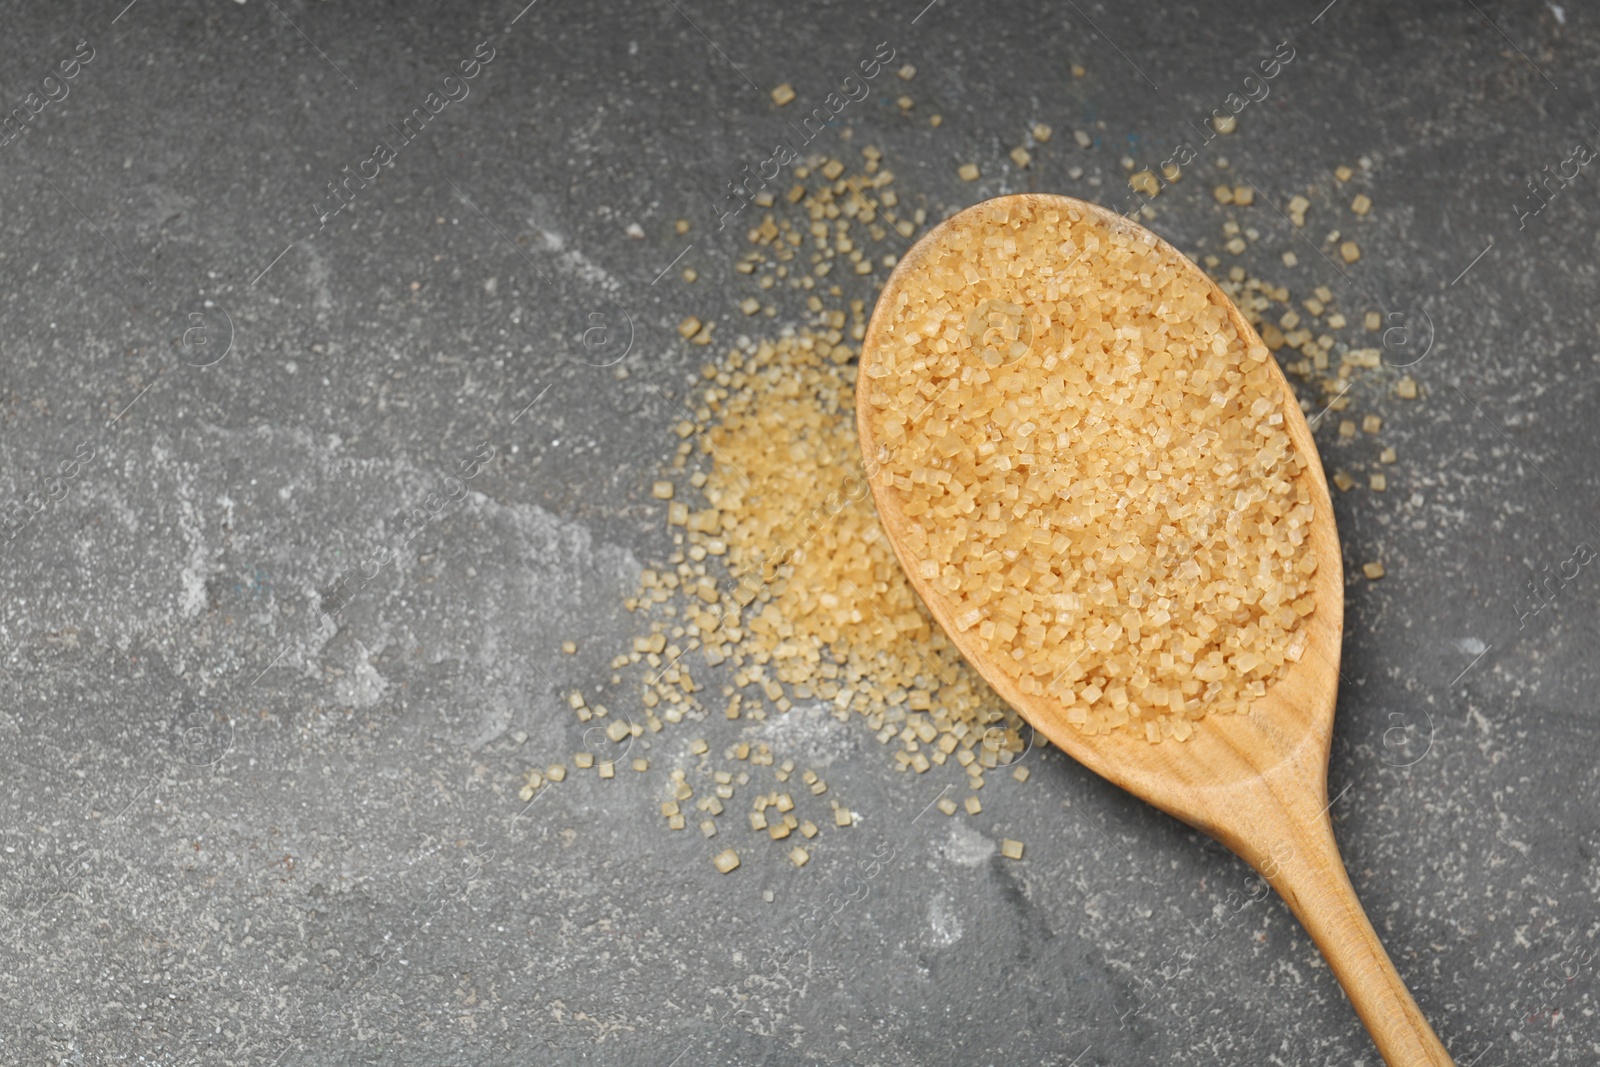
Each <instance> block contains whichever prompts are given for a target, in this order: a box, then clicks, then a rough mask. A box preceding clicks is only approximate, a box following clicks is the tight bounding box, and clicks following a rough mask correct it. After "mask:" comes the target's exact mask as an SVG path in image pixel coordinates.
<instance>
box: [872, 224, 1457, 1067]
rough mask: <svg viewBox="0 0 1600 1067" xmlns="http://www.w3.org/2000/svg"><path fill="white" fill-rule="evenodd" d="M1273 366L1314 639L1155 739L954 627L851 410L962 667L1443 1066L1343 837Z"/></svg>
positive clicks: (893, 532) (1402, 1048)
mask: <svg viewBox="0 0 1600 1067" xmlns="http://www.w3.org/2000/svg"><path fill="white" fill-rule="evenodd" d="M1005 199H1006V200H1008V201H1012V202H1017V203H1025V204H1029V205H1032V206H1035V207H1052V208H1057V209H1060V210H1062V211H1063V213H1065V211H1066V210H1068V209H1075V210H1077V211H1080V212H1084V213H1086V214H1087V215H1088V216H1090V217H1091V218H1095V219H1098V220H1099V221H1100V222H1101V223H1102V224H1104V225H1105V226H1107V227H1121V228H1132V229H1142V228H1141V227H1138V226H1137V224H1135V223H1131V222H1129V221H1128V220H1126V219H1124V218H1122V217H1121V216H1120V215H1117V214H1114V213H1113V212H1110V211H1107V210H1105V209H1104V208H1101V207H1099V206H1097V205H1094V204H1088V203H1085V202H1083V201H1081V200H1073V199H1070V198H1068V197H1062V196H1047V195H1042V194H1022V195H1018V196H1014V197H1006V198H1005ZM981 206H982V205H980V207H981ZM983 225H984V224H983V222H982V221H981V216H980V215H979V213H978V208H976V207H975V208H969V209H967V210H966V211H963V212H960V213H959V214H956V215H954V216H952V217H951V218H949V219H946V220H945V221H944V222H943V223H941V224H940V225H939V226H937V227H935V228H934V229H933V230H932V231H930V232H929V233H928V234H926V235H924V236H923V238H922V239H921V241H919V242H918V243H917V245H916V246H915V247H914V248H912V249H911V251H910V252H908V253H907V254H906V256H905V257H904V258H903V259H902V260H901V261H900V263H899V265H898V266H897V267H896V268H895V270H894V273H893V274H892V275H891V276H890V278H889V281H888V284H887V285H885V286H884V289H883V292H882V294H880V296H879V297H878V304H877V307H876V309H875V310H874V312H873V316H872V321H871V323H870V324H869V326H868V327H867V334H866V339H865V341H864V343H863V344H862V347H861V371H860V378H859V379H858V380H859V381H860V382H861V383H865V382H867V381H868V380H869V379H868V377H867V374H866V371H867V368H868V367H869V366H870V365H871V363H872V360H873V358H874V357H875V356H876V355H877V353H878V351H879V346H880V345H881V344H882V343H883V342H884V340H885V338H886V335H887V333H888V330H889V326H888V322H887V320H888V318H889V315H888V313H887V312H886V310H885V309H887V308H890V307H891V306H892V304H893V300H894V297H895V295H896V293H897V292H898V291H899V289H900V287H901V286H902V285H904V284H905V282H906V280H907V279H908V278H909V277H911V276H912V275H914V274H915V273H916V272H917V271H919V270H920V269H921V264H922V261H923V259H924V257H925V256H926V255H927V253H928V250H929V249H930V248H931V247H932V246H933V245H934V243H935V242H936V241H937V240H938V239H939V238H940V236H941V235H943V234H945V233H947V232H948V231H950V230H952V229H954V228H957V227H961V228H966V227H981V226H983ZM1157 241H1158V242H1159V245H1160V247H1161V248H1162V250H1164V251H1165V252H1166V254H1167V255H1169V256H1170V257H1171V259H1172V261H1173V263H1174V264H1177V265H1180V268H1181V269H1187V270H1189V271H1190V272H1192V273H1193V275H1194V277H1195V278H1196V279H1197V280H1199V281H1202V282H1203V283H1204V284H1205V285H1206V286H1207V287H1208V288H1209V289H1210V290H1211V292H1212V294H1213V296H1214V298H1215V299H1216V301H1217V303H1219V304H1220V305H1222V306H1223V307H1225V308H1227V309H1228V313H1229V315H1230V316H1231V318H1232V320H1233V325H1234V328H1235V329H1236V330H1238V332H1239V335H1240V336H1241V337H1243V338H1245V339H1246V340H1247V341H1249V342H1254V343H1257V344H1259V343H1260V341H1259V339H1258V338H1257V336H1256V332H1255V330H1253V329H1252V328H1251V327H1250V325H1249V323H1247V322H1246V321H1245V319H1244V316H1243V315H1241V314H1240V313H1239V310H1238V308H1236V307H1235V306H1234V305H1233V302H1232V301H1231V300H1229V299H1228V297H1227V295H1226V294H1224V293H1223V292H1222V290H1221V289H1219V288H1218V287H1217V286H1216V284H1215V283H1214V282H1213V281H1212V280H1211V279H1210V278H1209V277H1208V276H1207V275H1206V274H1205V272H1204V271H1202V270H1201V269H1200V268H1199V267H1198V266H1196V265H1195V264H1194V263H1192V262H1190V261H1189V260H1188V258H1186V257H1185V256H1184V255H1183V254H1182V253H1180V252H1178V251H1177V250H1176V249H1175V248H1173V247H1172V246H1170V245H1168V244H1167V243H1166V242H1165V241H1160V239H1159V238H1157ZM1267 363H1268V365H1269V366H1270V367H1271V368H1272V373H1273V374H1274V375H1275V376H1276V378H1277V381H1278V384H1279V387H1280V388H1281V389H1282V391H1283V413H1284V429H1285V430H1286V431H1287V432H1288V434H1289V437H1290V439H1291V440H1292V441H1293V442H1294V447H1295V448H1296V449H1297V450H1299V453H1300V455H1302V456H1304V457H1306V458H1307V459H1308V460H1309V461H1310V462H1309V463H1308V464H1307V467H1306V471H1305V473H1304V474H1303V475H1302V478H1303V479H1304V482H1305V485H1306V486H1307V488H1308V489H1309V490H1310V492H1311V499H1312V506H1313V508H1314V509H1315V512H1316V515H1315V518H1314V520H1313V523H1312V528H1311V534H1310V539H1309V540H1310V544H1311V547H1312V548H1313V549H1315V551H1316V554H1317V560H1318V567H1317V572H1316V575H1315V589H1316V598H1317V608H1316V611H1315V612H1313V613H1312V614H1311V616H1310V617H1309V618H1308V619H1306V620H1305V621H1304V622H1303V623H1302V625H1303V626H1307V627H1309V630H1310V633H1309V645H1308V649H1307V652H1306V654H1305V655H1304V656H1302V657H1301V660H1300V662H1299V663H1297V664H1294V665H1292V667H1291V669H1290V670H1289V672H1288V674H1287V675H1286V676H1285V677H1284V678H1282V679H1281V680H1280V681H1279V682H1278V683H1277V684H1276V685H1274V686H1272V688H1271V689H1269V690H1268V691H1267V695H1266V698H1265V699H1264V700H1262V701H1258V702H1257V703H1256V705H1255V707H1254V710H1252V711H1251V713H1250V714H1248V715H1222V716H1214V717H1208V718H1206V719H1204V720H1202V721H1201V722H1199V723H1197V724H1196V729H1195V731H1194V735H1193V736H1192V737H1191V738H1190V739H1189V740H1187V741H1184V742H1177V741H1166V742H1163V743H1160V744H1151V743H1149V742H1148V741H1146V740H1144V739H1142V738H1137V737H1133V736H1130V735H1128V734H1124V733H1121V732H1113V733H1111V734H1104V735H1100V736H1091V735H1089V734H1086V733H1083V732H1081V731H1080V730H1079V729H1078V728H1077V727H1076V726H1073V725H1071V724H1069V723H1068V722H1067V720H1066V716H1065V708H1063V707H1062V706H1061V705H1060V704H1059V703H1058V702H1056V701H1054V700H1053V699H1052V698H1051V697H1049V696H1031V695H1028V694H1025V693H1023V692H1021V691H1020V690H1019V689H1018V688H1017V686H1016V685H1015V684H1014V682H1013V681H1012V679H1011V677H1010V676H1009V675H1008V674H1007V673H1006V672H1005V670H1004V669H1002V668H1001V667H1000V665H999V664H998V663H996V662H994V661H993V660H992V659H990V657H989V655H988V654H987V653H986V652H985V651H984V650H983V648H982V647H981V644H980V642H979V640H978V637H977V634H978V631H977V629H976V628H973V629H969V630H966V631H964V632H963V631H962V630H960V629H958V628H957V627H956V626H954V625H952V623H951V619H950V618H949V613H948V611H947V610H946V607H945V602H944V601H943V600H942V599H941V598H940V597H939V596H938V595H937V594H935V593H934V591H933V590H932V589H931V588H930V587H929V583H928V582H927V580H925V579H923V578H921V577H919V574H920V573H921V572H920V570H919V568H918V567H917V566H915V564H916V563H917V562H918V561H917V560H916V559H914V558H913V557H912V556H911V554H910V552H909V550H908V549H907V547H906V545H907V540H906V531H907V528H908V527H909V526H910V520H908V519H907V518H906V516H905V513H904V511H903V510H902V501H901V498H900V496H899V494H898V491H897V490H895V489H894V488H893V486H891V485H889V484H886V481H885V478H884V464H882V463H875V462H872V461H871V460H870V457H874V456H877V455H878V454H879V452H878V446H877V444H876V443H875V441H874V440H873V434H872V422H871V419H870V418H869V417H868V415H869V406H868V404H867V402H866V399H865V398H866V395H867V389H866V388H865V386H864V385H862V386H860V387H858V389H857V398H856V418H857V422H858V424H859V427H860V435H861V447H862V451H863V453H864V454H865V455H866V456H867V457H869V462H868V464H867V469H868V472H869V474H868V478H869V481H870V483H871V485H872V494H873V497H874V499H875V500H876V501H877V505H878V513H879V515H880V517H881V518H882V521H883V527H884V530H885V532H886V533H887V534H888V537H889V541H890V543H891V544H893V545H894V550H895V553H896V555H897V556H899V559H900V564H901V566H902V567H903V568H904V570H905V572H906V576H907V577H908V578H909V579H910V580H911V584H912V585H913V586H914V587H915V588H916V590H917V593H918V594H919V595H920V596H921V597H922V600H923V603H925V604H926V605H927V606H928V610H929V611H930V612H931V613H932V614H933V616H934V618H936V619H937V620H938V621H939V624H940V625H941V626H943V627H944V631H945V633H946V634H947V635H948V636H949V638H950V640H951V641H953V642H954V643H955V645H956V647H957V648H959V649H960V650H961V654H962V655H963V656H965V657H966V659H967V662H968V663H970V664H972V666H973V667H974V668H975V669H976V670H977V671H978V673H979V674H981V675H983V677H984V678H985V679H986V680H987V681H988V683H989V684H990V685H991V686H992V687H993V688H994V690H995V691H996V692H997V693H999V694H1000V696H1001V697H1003V698H1004V699H1006V700H1007V701H1009V702H1010V703H1011V706H1012V707H1014V708H1016V709H1017V711H1018V712H1020V713H1021V714H1022V716H1023V717H1024V718H1025V719H1027V720H1028V722H1029V723H1031V724H1032V725H1033V726H1034V728H1035V729H1037V730H1038V731H1039V732H1041V733H1043V734H1044V735H1045V736H1046V737H1047V738H1049V739H1050V741H1051V742H1052V743H1053V744H1054V745H1056V747H1058V748H1060V749H1062V750H1063V751H1065V752H1067V753H1068V754H1069V755H1071V756H1072V757H1073V758H1074V759H1076V760H1077V761H1078V762H1079V763H1082V764H1083V765H1084V766H1086V767H1088V768H1089V769H1090V770H1092V771H1094V772H1095V773H1096V774H1099V775H1100V776H1102V777H1104V778H1108V779H1110V780H1111V781H1112V782H1115V783H1116V784H1117V785H1119V786H1121V787H1122V788H1124V789H1126V790H1127V791H1128V792H1130V793H1132V794H1133V795H1134V796H1137V797H1142V798H1144V799H1145V800H1147V801H1149V802H1150V803H1152V804H1154V805H1155V806H1156V807H1158V808H1160V809H1161V810H1163V811H1165V812H1167V813H1168V814H1170V815H1172V816H1175V817H1176V818H1178V819H1181V820H1183V821H1184V822H1186V823H1188V824H1189V825H1190V826H1193V827H1195V828H1196V829H1198V830H1203V831H1205V832H1206V833H1208V834H1210V835H1211V836H1212V837H1214V838H1216V839H1217V840H1218V841H1220V842H1222V843H1223V844H1224V845H1226V846H1227V847H1228V848H1229V849H1231V850H1233V852H1235V853H1236V854H1237V855H1238V856H1239V857H1240V858H1242V859H1243V860H1244V861H1245V862H1246V863H1248V864H1250V866H1252V867H1254V868H1255V869H1256V871H1258V872H1259V873H1260V874H1261V876H1262V877H1263V878H1265V879H1266V880H1267V882H1268V883H1269V884H1271V886H1272V887H1273V888H1274V889H1276V890H1277V891H1278V894H1279V895H1280V896H1282V897H1283V899H1284V901H1285V902H1287V903H1288V905H1289V908H1290V910H1292V911H1293V912H1294V914H1295V916H1296V917H1297V918H1299V920H1300V923H1301V925H1302V926H1304V927H1305V929H1306V932H1307V933H1309V934H1310V935H1311V939H1312V940H1313V941H1315V942H1316V944H1317V947H1318V948H1319V949H1321V950H1322V955H1323V956H1324V957H1325V958H1326V959H1327V961H1328V966H1329V967H1330V968H1331V969H1332V971H1333V973H1334V975H1335V976H1337V978H1338V979H1339V983H1340V984H1341V985H1342V986H1343V987H1344V991H1345V993H1346V995H1348V996H1349V998H1350V1002H1351V1003H1352V1004H1353V1005H1354V1006H1355V1009H1356V1013H1357V1014H1358V1015H1359V1016H1360V1017H1361V1021H1362V1022H1363V1023H1365V1024H1366V1027H1367V1030H1368V1032H1369V1033H1371V1035H1372V1040H1373V1042H1374V1043H1375V1044H1376V1045H1377V1047H1378V1051H1379V1052H1381V1053H1382V1054H1383V1058H1384V1060H1385V1062H1386V1063H1388V1064H1389V1065H1390V1067H1421V1065H1429V1067H1439V1065H1449V1064H1451V1063H1452V1061H1451V1059H1450V1055H1449V1053H1447V1052H1446V1051H1445V1049H1444V1046H1443V1045H1442V1044H1441V1043H1440V1042H1439V1039H1438V1037H1437V1036H1435V1035H1434V1032H1433V1030H1432V1029H1431V1028H1430V1027H1429V1026H1428V1022H1427V1020H1426V1019H1424V1018H1423V1016H1422V1012H1421V1011H1420V1010H1418V1008H1417V1004H1416V1001H1414V1000H1413V999H1412V998H1411V994H1410V992H1408V991H1407V989H1406V986H1405V983H1404V981H1402V980H1401V978H1400V975H1399V973H1398V972H1397V971H1396V970H1395V968H1394V964H1393V963H1391V962H1390V960H1389V956H1388V954H1387V953H1385V952H1384V950H1383V945H1382V944H1380V943H1379V941H1378V935H1377V934H1376V933H1375V932H1374V931H1373V929H1372V924H1371V923H1370V922H1368V921H1367V916H1366V914H1365V913H1364V912H1363V911H1362V910H1361V902H1360V901H1359V900H1357V899H1356V893H1355V889H1354V888H1353V887H1352V886H1351V884H1350V878H1349V876H1348V875H1347V874H1346V873H1345V868H1344V863H1343V861H1342V860H1341V859H1340V858H1339V848H1338V845H1337V844H1336V843H1335V842H1334V838H1333V825H1332V823H1331V822H1330V820H1329V817H1328V806H1329V805H1328V749H1329V745H1330V743H1331V741H1332V737H1333V706H1334V698H1335V696H1336V694H1337V692H1338V688H1339V668H1338V664H1339V651H1340V648H1339V646H1340V635H1341V634H1342V632H1343V629H1344V578H1343V567H1342V566H1341V563H1340V554H1339V535H1338V531H1337V530H1336V529H1335V528H1334V521H1333V509H1332V506H1331V505H1330V503H1329V500H1328V483H1327V481H1326V479H1325V478H1324V477H1323V473H1322V466H1321V463H1320V462H1319V460H1318V458H1317V446H1316V444H1315V443H1314V442H1313V441H1312V438H1311V430H1310V427H1308V426H1307V425H1306V420H1305V416H1304V415H1303V414H1302V413H1301V411H1300V406H1299V403H1298V402H1297V401H1296V399H1295V396H1294V393H1293V391H1292V390H1291V389H1290V388H1289V383H1288V381H1287V380H1286V379H1284V377H1283V374H1282V372H1281V371H1280V370H1279V369H1278V365H1277V362H1276V361H1275V360H1270V359H1269V360H1268V361H1267Z"/></svg>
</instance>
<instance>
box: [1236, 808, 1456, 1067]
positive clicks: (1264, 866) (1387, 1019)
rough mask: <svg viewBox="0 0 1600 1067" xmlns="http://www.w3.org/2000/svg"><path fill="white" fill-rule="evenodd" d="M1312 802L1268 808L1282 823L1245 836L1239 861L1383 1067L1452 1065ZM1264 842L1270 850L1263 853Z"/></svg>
mask: <svg viewBox="0 0 1600 1067" xmlns="http://www.w3.org/2000/svg"><path fill="white" fill-rule="evenodd" d="M1315 803H1316V802H1315V801H1306V802H1305V806H1304V810H1297V809H1299V808H1300V807H1301V806H1300V805H1297V804H1294V803H1292V802H1288V803H1286V802H1285V800H1284V799H1282V798H1280V799H1279V805H1273V806H1279V812H1278V815H1279V818H1280V820H1281V821H1277V820H1275V821H1276V828H1275V831H1276V832H1272V831H1269V832H1268V833H1267V834H1262V833H1259V832H1258V833H1253V834H1250V835H1248V836H1249V838H1251V839H1252V840H1251V843H1250V844H1251V845H1252V846H1253V847H1249V848H1247V850H1246V851H1240V855H1241V856H1243V857H1244V859H1245V860H1246V861H1247V862H1249V863H1250V864H1251V865H1252V866H1254V867H1255V868H1256V869H1257V870H1258V871H1259V872H1260V873H1261V875H1262V877H1264V878H1266V880H1267V881H1268V882H1269V883H1270V884H1271V885H1272V887H1273V888H1274V889H1276V890H1277V891H1278V895H1279V896H1281V897H1283V899H1284V901H1285V902H1286V903H1287V904H1288V905H1289V910H1291V911H1293V912H1294V914H1295V917H1296V918H1298V919H1299V920H1300V924H1301V925H1302V926H1304V927H1305V929H1306V932H1307V933H1308V934H1310V935H1311V940H1312V941H1314V942H1316V945H1317V947H1318V948H1319V949H1321V950H1322V955H1323V958H1324V959H1326V960H1327V961H1328V967H1329V969H1330V970H1332V971H1333V973H1334V976H1335V977H1336V978H1338V979H1339V984H1340V985H1341V986H1343V987H1344V991H1345V995H1346V996H1348V997H1349V998H1350V1003H1351V1004H1352V1005H1353V1006H1354V1007H1355V1009H1356V1014H1357V1015H1359V1016H1360V1017H1361V1021H1362V1022H1363V1023H1365V1024H1366V1027H1367V1032H1368V1033H1369V1034H1371V1035H1372V1041H1373V1044H1375V1045H1377V1047H1378V1051H1379V1053H1381V1054H1382V1056H1383V1060H1384V1062H1385V1063H1386V1064H1388V1065H1389V1067H1451V1065H1452V1064H1454V1062H1455V1061H1454V1060H1452V1059H1451V1058H1450V1054H1449V1053H1448V1052H1446V1051H1445V1047H1444V1045H1443V1044H1441V1043H1440V1041H1439V1038H1438V1036H1437V1035H1435V1034H1434V1032H1433V1028H1432V1027H1430V1026H1429V1025H1428V1020H1427V1019H1425V1018H1423V1015H1422V1011H1421V1010H1420V1009H1419V1008H1418V1007H1417V1002H1416V1001H1415V1000H1413V999H1412V997H1411V993H1410V991H1409V990H1407V989H1406V984H1405V981H1404V980H1403V979H1402V978H1401V977H1400V973H1399V972H1398V971H1396V970H1395V967H1394V964H1393V963H1392V962H1391V961H1390V959H1389V954H1388V953H1387V952H1385V951H1384V949H1383V945H1382V944H1381V943H1380V942H1379V941H1378V935H1377V932H1376V931H1374V930H1373V928H1372V923H1371V922H1369V921H1368V920H1367V915H1366V912H1364V911H1363V910H1362V908H1361V901H1360V900H1358V899H1357V897H1356V891H1355V887H1354V886H1352V885H1351V884H1350V877H1349V875H1348V874H1347V873H1346V871H1345V866H1344V861H1343V860H1342V859H1340V857H1339V846H1338V844H1337V843H1336V842H1335V841H1334V838H1333V825H1332V823H1331V822H1330V821H1329V819H1328V815H1327V811H1326V809H1324V810H1322V811H1317V809H1316V807H1315ZM1280 805H1281V806H1280ZM1258 811H1259V809H1258ZM1262 814H1265V813H1262ZM1250 821H1251V822H1256V820H1254V819H1252V820H1250ZM1258 825H1261V824H1260V823H1258ZM1266 841H1271V844H1269V845H1266V846H1265V847H1262V846H1263V843H1264V842H1266ZM1235 851H1239V849H1237V848H1236V849H1235Z"/></svg>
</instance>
